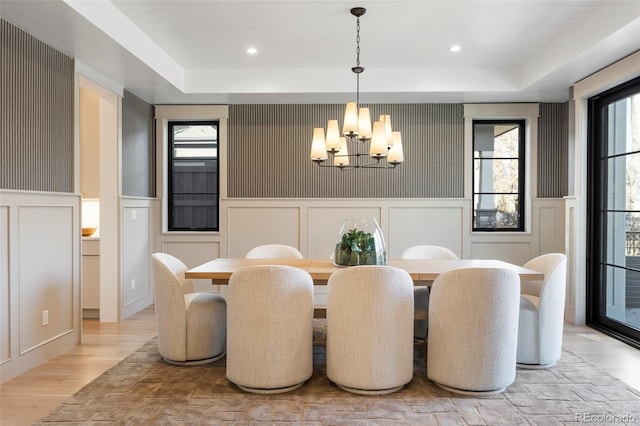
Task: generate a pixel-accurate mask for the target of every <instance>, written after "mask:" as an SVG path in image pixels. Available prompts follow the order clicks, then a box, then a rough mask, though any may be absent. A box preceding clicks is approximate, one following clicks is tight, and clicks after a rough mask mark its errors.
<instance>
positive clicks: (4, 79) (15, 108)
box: [0, 19, 74, 192]
mask: <svg viewBox="0 0 640 426" xmlns="http://www.w3.org/2000/svg"><path fill="white" fill-rule="evenodd" d="M73 68H74V65H73V59H71V58H69V57H67V56H65V55H63V54H62V53H60V52H58V51H57V50H55V49H53V48H51V47H49V46H47V45H46V44H44V43H42V42H40V41H39V40H37V39H35V38H34V37H32V36H30V35H29V34H27V33H25V32H24V31H22V30H20V29H19V28H17V27H15V26H13V25H11V24H9V23H8V22H6V21H4V20H1V19H0V87H1V88H2V89H1V90H0V164H1V167H0V188H3V189H20V190H33V191H48V192H73V143H74V142H73V73H74V70H73Z"/></svg>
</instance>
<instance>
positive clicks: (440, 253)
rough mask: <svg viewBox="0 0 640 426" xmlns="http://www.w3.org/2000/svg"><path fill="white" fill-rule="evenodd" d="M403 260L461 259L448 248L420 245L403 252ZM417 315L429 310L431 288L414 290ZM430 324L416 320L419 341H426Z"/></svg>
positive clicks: (414, 328) (426, 321)
mask: <svg viewBox="0 0 640 426" xmlns="http://www.w3.org/2000/svg"><path fill="white" fill-rule="evenodd" d="M400 257H401V258H402V259H459V257H458V255H457V254H455V253H454V252H452V251H451V250H449V249H448V248H446V247H441V246H434V245H419V246H413V247H409V248H408V249H406V250H405V251H403V252H402V255H401V256H400ZM413 297H414V304H415V309H416V315H418V313H419V312H420V311H427V312H428V309H429V287H415V289H414V290H413ZM428 327H429V322H428V320H426V319H416V320H415V322H414V327H413V335H414V338H415V339H416V340H418V341H422V340H425V339H426V337H427V329H428Z"/></svg>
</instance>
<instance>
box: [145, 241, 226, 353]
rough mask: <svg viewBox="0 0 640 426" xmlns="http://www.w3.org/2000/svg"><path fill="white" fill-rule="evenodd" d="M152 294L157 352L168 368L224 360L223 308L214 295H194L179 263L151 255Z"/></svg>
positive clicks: (168, 258) (220, 301)
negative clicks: (171, 365)
mask: <svg viewBox="0 0 640 426" xmlns="http://www.w3.org/2000/svg"><path fill="white" fill-rule="evenodd" d="M152 258H153V276H154V285H153V294H154V303H155V313H156V323H157V327H158V351H159V352H160V355H161V356H162V358H163V359H164V360H165V361H166V362H168V363H171V364H179V365H196V364H205V363H208V362H213V361H216V360H217V359H219V358H221V357H222V356H224V353H225V344H226V334H227V322H226V316H227V304H226V302H225V300H224V298H223V297H222V296H220V295H218V294H215V293H194V292H193V285H192V282H191V280H189V279H185V277H184V273H185V271H186V270H187V267H186V265H185V264H184V263H182V261H180V260H179V259H177V258H175V257H173V256H171V255H169V254H166V253H154V254H153V255H152Z"/></svg>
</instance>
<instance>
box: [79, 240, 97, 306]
mask: <svg viewBox="0 0 640 426" xmlns="http://www.w3.org/2000/svg"><path fill="white" fill-rule="evenodd" d="M81 295H82V301H81V303H82V318H100V240H99V239H97V238H83V239H82V293H81Z"/></svg>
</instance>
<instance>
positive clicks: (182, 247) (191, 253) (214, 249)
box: [161, 235, 220, 293]
mask: <svg viewBox="0 0 640 426" xmlns="http://www.w3.org/2000/svg"><path fill="white" fill-rule="evenodd" d="M180 238H181V240H171V241H163V243H162V250H161V251H162V252H163V253H167V254H170V255H172V256H175V257H177V258H178V259H180V260H181V261H182V262H184V264H185V265H187V266H188V267H189V268H193V267H195V266H198V265H201V264H203V263H205V262H208V261H210V260H212V259H216V258H218V257H220V242H218V241H197V240H195V241H194V240H189V239H188V238H187V236H186V235H183V236H181V237H180ZM219 287H220V286H213V285H211V281H210V280H193V290H194V291H197V292H202V291H212V292H216V293H217V292H219V291H220V288H219Z"/></svg>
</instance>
